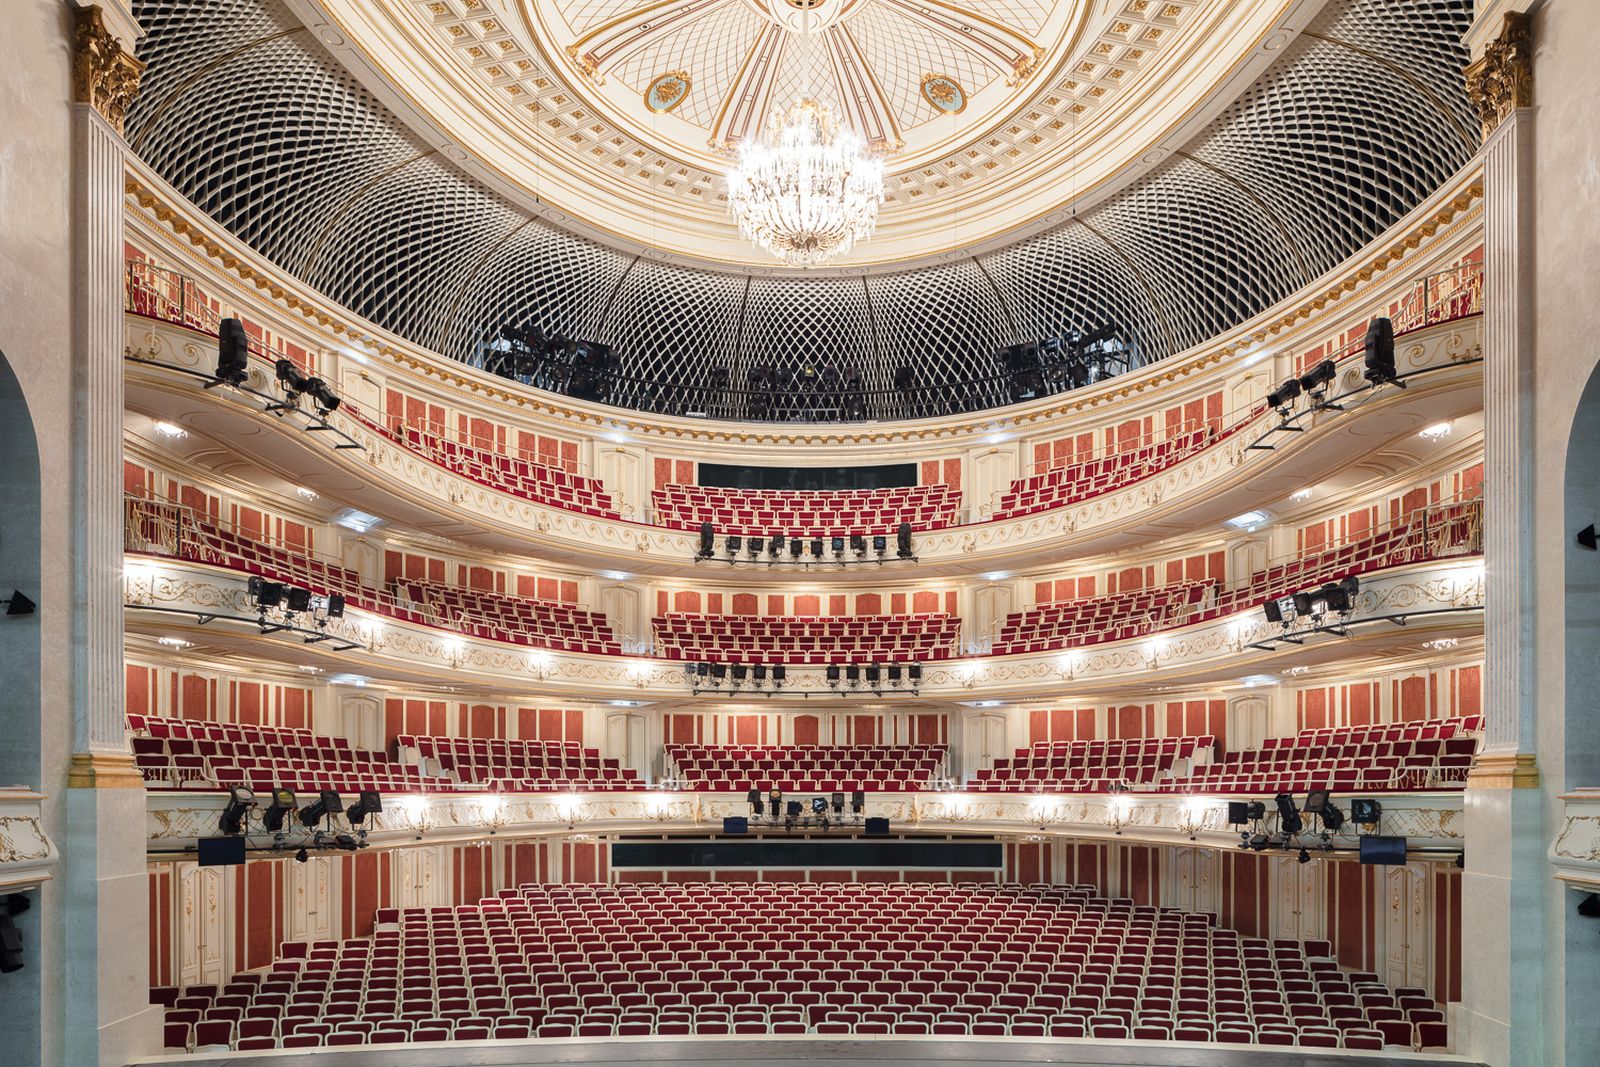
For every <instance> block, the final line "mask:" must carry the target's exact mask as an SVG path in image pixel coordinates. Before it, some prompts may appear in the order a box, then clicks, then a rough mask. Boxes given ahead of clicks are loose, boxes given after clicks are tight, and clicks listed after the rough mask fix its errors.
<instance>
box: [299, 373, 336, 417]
mask: <svg viewBox="0 0 1600 1067" xmlns="http://www.w3.org/2000/svg"><path fill="white" fill-rule="evenodd" d="M306 395H307V396H309V397H310V398H311V399H312V401H313V402H314V403H315V404H316V405H317V414H318V415H322V416H327V415H332V414H333V413H334V412H335V411H336V410H338V407H339V404H340V403H341V401H340V400H339V396H338V394H336V393H335V392H334V391H333V390H332V389H329V388H328V383H327V382H325V381H323V380H322V379H321V378H307V379H306Z"/></svg>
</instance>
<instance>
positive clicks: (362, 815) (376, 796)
mask: <svg viewBox="0 0 1600 1067" xmlns="http://www.w3.org/2000/svg"><path fill="white" fill-rule="evenodd" d="M382 810H383V796H382V794H380V793H379V792H378V791H377V790H376V789H363V790H362V791H361V793H360V795H359V796H358V797H357V798H356V802H355V803H354V804H352V805H350V806H349V807H348V808H346V809H345V810H344V817H345V819H346V820H347V821H348V822H349V823H350V825H351V826H359V825H361V824H362V823H364V822H366V821H367V816H368V815H376V814H378V813H379V812H380V811H382Z"/></svg>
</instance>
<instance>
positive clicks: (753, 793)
mask: <svg viewBox="0 0 1600 1067" xmlns="http://www.w3.org/2000/svg"><path fill="white" fill-rule="evenodd" d="M744 799H745V801H746V802H747V803H749V805H750V813H751V814H752V815H754V816H756V817H757V818H760V816H761V806H762V805H761V790H759V789H752V790H750V791H749V792H748V793H746V794H745V796H744Z"/></svg>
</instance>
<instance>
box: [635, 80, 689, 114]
mask: <svg viewBox="0 0 1600 1067" xmlns="http://www.w3.org/2000/svg"><path fill="white" fill-rule="evenodd" d="M693 84H694V81H693V79H691V78H690V77H689V72H688V71H686V70H674V71H668V72H667V73H666V74H661V75H657V76H656V77H655V78H654V79H653V80H652V81H651V82H650V85H649V86H648V87H647V88H646V89H645V91H644V106H645V107H647V108H649V109H650V110H651V111H654V112H657V113H665V112H668V111H671V110H672V109H673V108H675V107H677V106H678V105H679V104H681V103H683V102H684V101H685V100H687V99H688V98H689V88H690V86H692V85H693Z"/></svg>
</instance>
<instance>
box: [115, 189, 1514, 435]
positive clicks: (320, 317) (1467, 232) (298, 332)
mask: <svg viewBox="0 0 1600 1067" xmlns="http://www.w3.org/2000/svg"><path fill="white" fill-rule="evenodd" d="M126 191H127V195H128V199H129V218H128V224H129V228H130V234H133V233H135V232H138V231H142V232H143V235H144V236H145V238H146V240H145V241H144V244H145V246H146V247H147V249H148V250H149V251H150V252H152V253H154V254H157V255H158V257H161V256H162V253H163V248H165V249H166V254H168V255H170V257H171V258H170V262H171V263H172V264H173V265H174V266H176V267H177V269H179V270H181V271H183V272H185V273H189V274H192V275H194V276H195V277H196V278H197V279H198V280H199V281H200V282H201V284H202V285H204V286H206V287H207V288H208V289H210V290H212V291H213V293H214V295H216V296H217V297H219V298H221V300H222V303H223V306H224V307H226V308H233V309H242V313H243V314H245V315H246V317H249V318H253V319H256V320H258V321H260V322H262V323H263V324H265V325H268V326H270V327H271V328H272V329H273V330H274V331H275V332H277V333H281V334H282V335H284V336H285V337H290V338H293V339H295V340H296V341H297V342H298V343H301V344H302V345H304V346H306V347H308V348H311V349H317V350H322V351H329V350H333V351H340V350H347V349H348V348H349V347H350V346H351V345H354V346H356V347H358V348H360V349H361V350H362V351H363V352H365V353H368V354H369V358H370V359H373V360H381V361H383V362H384V363H385V364H386V366H384V367H382V368H381V369H380V368H375V369H380V370H381V373H382V374H384V375H390V374H398V375H400V376H401V379H402V380H395V381H391V382H390V384H391V385H393V386H394V387H396V388H399V389H402V390H406V391H414V390H418V389H421V390H424V391H427V390H430V389H431V390H434V391H436V392H437V394H438V395H440V396H442V397H444V398H445V401H446V403H448V404H451V405H453V406H465V405H473V404H476V405H479V407H480V413H481V414H482V415H483V416H484V417H487V418H491V419H495V420H496V421H510V422H511V425H513V426H515V427H517V428H523V429H528V430H530V431H533V432H542V433H555V434H574V433H576V434H580V435H583V436H595V435H597V434H598V433H600V432H603V431H615V432H620V433H625V434H627V435H629V436H630V437H636V438H638V439H640V440H641V441H644V442H648V441H651V440H652V439H653V440H655V441H660V442H664V443H667V444H672V445H682V444H707V445H713V446H719V447H720V446H733V447H735V448H750V449H770V448H772V447H791V446H794V445H805V446H808V447H814V446H819V445H820V446H830V445H839V446H848V447H850V448H852V449H861V448H862V447H863V446H877V447H881V448H883V449H885V450H888V451H895V452H900V451H903V449H904V447H905V446H908V445H909V446H913V447H924V448H929V449H933V448H942V449H945V450H949V449H950V448H952V447H965V446H967V445H970V444H972V443H974V442H976V441H979V440H981V439H982V438H983V437H985V436H986V435H988V434H990V433H992V432H993V431H994V429H995V422H996V419H997V418H1001V419H1003V420H1004V421H1005V422H1006V424H1007V428H1008V429H1012V430H1015V431H1017V432H1019V433H1028V432H1039V431H1044V430H1049V431H1050V432H1052V433H1054V432H1057V430H1058V429H1059V431H1060V432H1062V433H1065V432H1068V430H1069V429H1072V428H1074V427H1071V426H1063V425H1062V419H1063V417H1064V416H1073V415H1079V414H1088V415H1090V416H1091V417H1109V413H1108V411H1107V410H1106V409H1109V408H1111V407H1115V409H1116V415H1117V417H1118V418H1122V417H1124V416H1126V417H1133V416H1134V415H1137V414H1141V413H1146V412H1145V411H1144V408H1142V407H1141V406H1140V405H1141V402H1142V403H1143V404H1144V405H1148V406H1149V408H1150V412H1149V413H1153V412H1154V410H1155V409H1156V408H1157V407H1158V406H1160V405H1166V404H1170V403H1177V402H1182V401H1183V400H1185V399H1192V398H1193V397H1190V396H1187V395H1185V394H1184V393H1183V392H1182V391H1181V390H1183V389H1184V388H1189V389H1193V390H1195V391H1196V395H1198V393H1199V391H1200V390H1203V389H1207V388H1216V387H1217V386H1219V385H1224V386H1225V385H1226V384H1227V383H1226V380H1225V379H1219V378H1218V377H1216V376H1215V375H1214V374H1203V373H1201V372H1204V371H1208V370H1211V369H1212V368H1215V367H1218V366H1219V365H1222V364H1225V363H1227V362H1228V361H1229V360H1230V359H1231V358H1232V357H1237V356H1247V355H1255V354H1258V353H1259V350H1260V348H1261V346H1262V345H1265V344H1274V345H1282V346H1284V348H1285V349H1286V350H1292V348H1293V347H1294V346H1298V345H1301V344H1307V345H1314V344H1317V343H1320V342H1321V341H1322V340H1324V339H1325V337H1324V336H1323V335H1332V334H1335V333H1337V332H1338V331H1339V330H1341V329H1342V328H1344V327H1347V326H1348V325H1350V323H1352V322H1354V321H1356V320H1357V319H1363V318H1365V317H1366V314H1367V313H1368V312H1370V311H1371V310H1372V309H1374V308H1378V307H1386V306H1387V305H1388V303H1389V302H1390V301H1391V300H1393V299H1396V298H1397V297H1398V296H1399V295H1400V293H1401V292H1402V291H1403V289H1404V287H1405V285H1406V284H1407V283H1408V282H1409V281H1410V280H1411V279H1413V278H1415V277H1417V276H1418V275H1420V274H1423V273H1426V272H1428V271H1429V270H1433V269H1441V268H1442V267H1444V266H1446V265H1448V264H1449V263H1450V262H1453V261H1454V260H1455V259H1456V258H1458V257H1459V256H1460V254H1461V253H1463V252H1465V251H1467V250H1469V249H1470V248H1471V247H1473V246H1474V245H1475V244H1476V243H1477V242H1478V241H1479V240H1481V226H1482V196H1483V180H1482V173H1481V171H1479V170H1477V169H1475V168H1471V167H1469V168H1467V169H1465V170H1463V172H1462V173H1461V175H1460V176H1459V177H1458V179H1457V181H1456V182H1455V183H1453V184H1452V185H1450V186H1447V187H1446V188H1444V189H1441V190H1440V191H1439V192H1438V193H1436V194H1435V195H1434V196H1432V197H1430V198H1429V199H1428V200H1427V201H1426V202H1424V203H1423V204H1421V205H1419V206H1418V208H1417V209H1416V210H1415V211H1413V212H1412V213H1411V214H1410V215H1409V216H1407V218H1406V219H1405V220H1402V222H1401V223H1400V224H1399V226H1397V227H1396V228H1395V229H1394V230H1391V231H1390V232H1389V233H1387V234H1385V235H1384V236H1382V237H1380V238H1379V239H1378V240H1376V241H1374V242H1373V243H1372V244H1371V245H1369V246H1367V248H1366V249H1364V250H1363V251H1362V252H1361V253H1360V254H1358V255H1357V256H1355V257H1352V259H1351V260H1350V261H1348V262H1347V263H1346V264H1344V265H1342V266H1341V267H1339V268H1336V269H1335V270H1334V271H1331V272H1329V274H1327V275H1324V276H1323V277H1322V278H1319V279H1317V280H1316V282H1315V283H1314V284H1313V285H1312V286H1310V287H1309V288H1308V290H1306V291H1305V292H1303V293H1297V294H1295V295H1294V296H1293V297H1291V298H1289V299H1287V300H1285V301H1283V302H1281V303H1280V304H1278V305H1277V306H1275V307H1274V308H1271V309H1269V310H1268V311H1266V312H1263V313H1262V314H1261V315H1259V316H1257V317H1256V318H1255V319H1254V320H1252V321H1250V322H1248V323H1245V324H1243V325H1242V326H1241V327H1239V328H1238V329H1237V330H1234V331H1230V333H1229V334H1227V335H1225V336H1224V337H1219V338H1217V339H1216V340H1214V341H1211V342H1208V343H1206V344H1205V345H1202V346H1200V347H1199V348H1197V349H1195V350H1192V351H1191V352H1189V353H1185V354H1182V355H1175V356H1172V357H1170V358H1168V359H1165V360H1162V361H1160V362H1158V363H1156V364H1153V365H1151V366H1149V367H1143V368H1140V369H1139V370H1137V371H1134V372H1131V373H1129V374H1126V375H1119V376H1117V377H1115V378H1112V379H1108V380H1107V382H1105V383H1103V384H1102V385H1099V386H1094V387H1090V388H1086V389H1079V390H1074V391H1072V392H1070V393H1066V394H1062V395H1058V396H1053V397H1048V398H1044V399H1042V400H1039V401H1035V402H1033V403H1032V404H1028V405H1016V406H1014V407H1011V408H1008V409H1006V410H1005V411H1004V412H1003V413H1002V414H998V415H997V413H995V412H978V413H973V414H972V415H969V416H966V417H963V418H961V419H959V420H954V421H952V420H944V419H941V420H918V421H908V422H905V423H898V424H894V425H892V426H887V427H882V428H871V429H869V428H865V427H858V426H836V425H822V424H819V425H817V426H815V427H807V428H806V429H805V430H804V431H799V432H797V431H786V430H782V429H778V428H770V427H767V426H765V425H757V424H728V423H721V424H719V423H716V422H707V421H703V420H695V419H680V418H673V417H669V416H654V415H652V416H644V415H641V414H639V413H636V412H631V411H627V410H624V409H619V408H609V407H604V406H601V405H598V404H590V403H586V402H584V401H577V400H572V399H570V398H567V397H561V396H554V395H552V394H549V393H544V392H541V391H537V390H534V389H531V388H524V387H520V386H517V385H514V384H512V383H508V382H506V381H504V380H502V379H499V378H496V377H494V376H492V375H489V374H487V373H484V372H481V371H477V370H474V369H471V368H468V367H463V366H460V365H458V364H456V363H455V362H453V361H451V360H448V359H445V358H443V357H441V356H438V355H436V354H433V353H430V352H427V351H425V350H423V349H420V348H418V347H416V346H414V345H412V344H411V343H410V342H407V341H405V340H404V339H402V338H399V337H396V336H394V335H391V334H388V333H387V332H386V331H384V330H382V329H381V328H379V327H377V326H375V325H373V324H372V323H369V322H366V321H364V320H361V319H359V318H357V317H356V316H354V315H353V313H351V312H350V311H349V310H348V309H346V308H343V307H340V306H338V305H335V304H332V303H330V302H328V301H326V300H325V299H324V298H322V297H320V296H319V295H318V294H316V293H315V292H313V291H311V290H308V289H306V288H305V287H304V286H303V285H302V284H301V283H300V282H298V281H296V280H295V279H294V278H292V277H291V276H290V275H288V274H286V273H284V272H283V271H281V270H280V269H279V268H277V267H275V266H274V265H272V264H271V263H269V262H268V261H266V260H264V259H262V258H260V257H259V256H258V255H257V254H256V253H255V252H253V251H251V250H250V249H248V248H247V247H246V246H244V245H242V244H241V243H239V242H238V241H237V240H236V239H235V238H233V237H232V236H231V235H229V234H228V233H227V232H226V231H224V230H222V229H221V228H220V227H218V226H216V224H215V223H213V222H212V221H211V220H210V219H209V218H207V217H206V216H205V215H204V213H203V212H200V211H199V210H198V209H197V208H195V207H194V206H193V205H191V204H189V203H188V201H186V200H185V199H184V198H183V197H182V196H181V195H179V194H178V193H177V192H176V190H174V189H172V188H171V187H170V186H169V185H168V184H167V183H166V182H165V181H164V180H162V179H161V178H160V177H159V176H158V175H156V174H155V173H154V172H153V171H151V170H150V169H149V167H148V166H146V165H145V164H144V163H143V162H142V161H139V160H137V159H130V160H129V161H128V171H127V181H126ZM174 238H177V240H174ZM197 253H198V256H197ZM240 281H243V282H245V283H248V285H247V289H248V288H253V289H254V290H255V291H256V293H258V294H259V295H260V296H264V297H266V298H268V299H270V300H271V301H272V302H273V303H274V304H276V305H278V307H277V308H266V307H262V306H261V305H260V304H259V303H257V302H255V301H254V300H253V299H252V297H253V296H254V295H255V294H252V293H250V292H244V293H238V292H232V291H233V290H235V289H236V288H237V285H238V282H240ZM284 312H288V313H291V314H284ZM285 320H287V321H285ZM1230 369H1231V370H1239V371H1242V370H1243V368H1242V367H1237V368H1230ZM404 379H410V380H404ZM1179 383H1182V384H1181V385H1180V384H1179ZM419 395H420V394H419ZM524 420H525V421H524Z"/></svg>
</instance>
